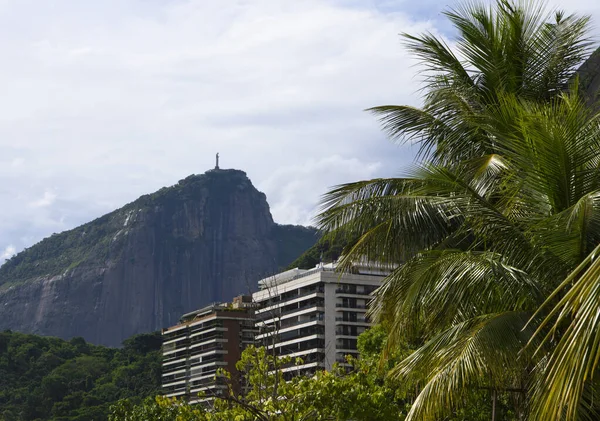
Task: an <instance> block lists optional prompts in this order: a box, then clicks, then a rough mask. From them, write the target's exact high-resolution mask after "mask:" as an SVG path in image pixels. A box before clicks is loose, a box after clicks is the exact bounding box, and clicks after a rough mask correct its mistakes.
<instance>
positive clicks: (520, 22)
mask: <svg viewBox="0 0 600 421" xmlns="http://www.w3.org/2000/svg"><path fill="white" fill-rule="evenodd" d="M447 15H448V17H449V18H450V19H451V20H452V22H453V23H454V25H455V26H456V28H457V29H458V32H459V34H460V36H459V38H458V41H457V42H456V45H457V49H458V51H459V54H458V55H454V54H453V53H452V52H451V50H450V48H449V47H448V46H446V45H445V44H444V43H443V42H442V41H440V40H438V39H436V38H435V37H433V36H431V35H425V36H422V37H411V36H407V37H408V43H409V48H411V50H412V51H414V52H415V53H416V54H417V55H418V56H419V57H420V58H421V59H422V60H423V62H424V66H426V67H428V68H429V70H430V75H429V76H428V77H427V79H426V85H425V98H424V106H423V108H422V109H418V108H412V107H406V106H384V107H377V108H375V109H373V111H374V112H375V113H377V114H379V115H380V116H381V118H382V121H383V125H384V127H385V128H386V130H388V132H389V133H390V134H391V135H392V137H394V138H397V139H401V140H406V139H410V138H412V139H416V140H417V141H418V142H420V158H421V160H420V162H419V163H418V164H417V165H416V166H415V168H414V169H412V170H410V171H407V173H406V176H405V177H402V178H393V179H376V180H368V181H362V182H356V183H351V184H346V185H342V186H338V187H337V188H334V189H333V190H332V191H330V192H329V193H328V194H327V195H326V196H325V197H324V199H323V203H322V205H323V211H322V213H321V214H320V215H319V217H318V222H319V225H320V227H321V228H322V229H323V230H325V231H327V232H331V233H335V232H344V233H345V235H348V236H349V237H350V238H356V239H357V240H356V241H352V242H351V244H350V245H349V246H348V247H347V248H346V250H345V257H344V258H343V260H342V262H341V263H342V267H346V265H348V264H349V263H350V262H351V261H352V260H354V259H355V258H357V257H358V256H367V257H369V258H370V259H373V260H377V261H381V262H385V263H397V262H403V265H402V266H400V267H399V268H398V269H396V270H395V271H394V272H393V273H392V274H391V275H390V276H389V277H387V279H386V280H385V282H384V284H383V285H382V287H381V288H380V289H379V290H378V291H377V294H376V297H375V299H374V302H373V304H372V308H371V314H372V315H373V316H374V317H375V319H376V320H378V321H380V322H382V323H384V324H386V325H387V327H388V330H389V332H390V338H389V341H388V345H389V346H394V345H396V344H398V343H399V342H400V341H413V342H415V343H420V344H422V345H421V346H420V347H419V348H418V349H417V351H415V352H414V353H413V354H412V355H411V356H410V357H408V358H407V359H405V360H404V361H402V362H401V363H400V364H399V365H398V366H397V367H396V368H395V370H394V374H395V375H397V376H400V377H401V378H403V379H404V380H405V381H407V382H409V383H410V384H413V383H414V384H416V385H418V386H419V387H420V393H419V395H418V396H417V398H416V399H415V402H414V405H413V407H412V409H411V411H410V413H409V417H408V419H410V420H413V419H438V417H440V416H442V415H444V414H445V413H446V410H447V408H448V407H453V406H457V405H458V404H459V403H460V402H461V401H462V399H463V398H464V397H465V396H467V395H468V394H469V393H470V392H472V391H473V390H477V389H484V390H488V389H489V390H491V391H493V393H492V394H493V396H496V392H498V391H505V392H510V393H512V394H513V396H514V400H515V402H516V405H515V407H516V409H517V413H518V417H519V418H521V419H522V418H523V417H525V415H526V413H527V412H529V413H530V415H531V416H532V417H534V418H533V419H540V420H547V419H560V417H561V416H562V415H567V417H568V419H575V417H576V416H579V417H580V418H585V417H588V418H589V419H597V417H598V415H599V413H598V412H597V409H598V408H596V407H595V406H594V405H593V404H592V403H591V402H593V397H594V396H593V392H594V388H593V382H592V380H590V377H591V374H593V373H594V372H595V370H596V363H597V360H595V356H596V354H594V351H596V352H597V351H598V347H595V348H594V345H596V344H597V343H598V341H597V340H596V339H597V337H596V336H595V335H594V333H595V330H594V324H593V323H594V322H595V320H596V319H595V318H594V317H595V315H596V314H597V313H594V311H595V310H599V309H598V307H600V305H599V306H596V307H594V306H593V305H591V304H590V302H592V303H593V302H594V301H593V300H594V299H595V300H597V301H596V302H598V298H600V297H599V296H598V295H600V292H597V291H596V289H594V287H595V284H594V280H595V279H597V277H596V278H594V276H596V275H595V274H597V272H595V271H597V270H598V268H595V267H594V263H593V262H595V261H594V260H593V258H594V256H595V255H596V254H597V253H598V250H596V249H595V248H596V246H597V245H598V244H599V243H600V216H599V214H598V204H599V203H600V202H598V197H600V190H599V188H600V178H599V177H600V172H599V171H600V167H599V163H600V148H599V146H600V123H599V121H600V117H599V116H598V115H596V114H594V113H593V112H592V111H591V110H589V109H588V108H587V107H586V105H585V102H584V101H583V100H582V99H581V98H580V95H579V93H578V90H577V80H576V79H575V80H574V81H572V83H571V88H570V89H566V88H567V87H568V86H567V85H568V83H569V81H571V80H572V79H573V70H574V68H575V66H576V64H577V63H579V61H580V60H581V59H582V58H583V57H584V56H585V54H586V53H587V51H588V48H589V43H588V42H587V41H586V39H585V33H586V26H587V19H586V18H576V17H573V16H570V17H565V15H564V14H563V13H556V14H555V19H554V21H553V22H552V23H547V19H546V15H545V14H544V13H543V12H542V8H541V7H538V6H536V7H533V6H528V5H527V4H519V5H515V4H513V3H509V2H507V1H502V0H500V1H498V3H497V4H496V7H495V8H493V9H491V8H490V9H488V8H486V7H484V6H480V5H474V4H469V5H467V6H464V7H461V8H458V9H455V10H452V11H450V12H448V13H447ZM508 53H510V54H508ZM457 56H458V57H461V59H460V60H459V59H458V58H457ZM401 136H402V137H401ZM597 192H598V193H597ZM596 265H597V264H596ZM584 269H586V270H587V272H586V274H584V275H582V276H580V272H581V271H582V270H584ZM590 271H591V272H590ZM589 273H591V275H589V276H588V274H589ZM588 278H589V280H588V281H587V282H585V281H586V279H588ZM565 279H566V281H564V282H563V280H565ZM574 281H576V283H575V286H577V285H580V284H581V283H582V282H584V283H585V285H583V284H582V286H581V288H582V289H581V290H576V289H571V290H568V292H566V293H564V291H563V290H564V289H566V288H568V286H569V285H571V284H572V283H573V282H574ZM557 287H558V288H559V290H557V292H554V293H553V291H554V289H555V288H557ZM572 291H575V292H573V293H572ZM592 292H593V294H592ZM584 293H587V294H588V295H587V296H586V297H587V298H589V300H590V302H586V303H584V302H583V301H581V300H573V297H575V296H580V295H583V294H584ZM573 294H576V295H573ZM542 303H546V304H545V306H544V307H542V310H537V309H538V307H539V306H540V304H542ZM557 304H558V305H559V307H557V308H558V310H554V311H547V310H546V309H547V308H550V306H552V305H557ZM536 310H537V311H536ZM583 310H585V311H586V313H585V314H586V316H587V318H585V319H584V320H585V321H586V323H587V324H584V325H583V326H585V327H587V328H588V329H589V330H588V332H591V333H590V334H588V336H587V337H586V338H585V340H587V342H586V341H585V340H584V341H579V342H578V343H579V344H580V345H579V347H578V348H577V349H576V350H577V351H579V353H578V354H577V356H578V357H587V359H586V360H585V361H586V365H585V366H584V367H583V369H581V367H580V366H577V364H576V363H577V360H575V358H566V357H565V356H567V357H568V356H569V355H571V353H572V352H574V351H573V349H572V347H573V346H574V345H572V344H573V342H572V341H570V340H568V339H564V340H563V341H561V340H559V339H556V338H557V334H560V333H563V332H566V333H571V334H572V335H571V336H572V337H571V339H574V338H575V336H576V335H578V334H581V327H582V325H575V326H573V327H569V328H567V329H565V327H564V326H565V324H567V325H568V323H570V322H571V321H572V320H577V319H573V318H571V315H573V314H575V313H577V312H581V311H583ZM557 314H558V318H557V317H555V316H556V315H557ZM542 320H543V322H542V323H540V322H541V321H542ZM578 328H579V329H578ZM566 337H568V336H566ZM561 344H562V345H561ZM581 344H583V345H581ZM526 345H528V346H526ZM589 351H592V352H589ZM586 352H587V353H586ZM567 360H569V361H570V362H571V365H570V366H569V365H568V363H566V362H565V361H567ZM574 367H576V368H577V369H579V370H578V371H577V373H578V374H577V375H571V371H569V370H570V369H573V368H574ZM579 373H581V375H579ZM575 385H576V386H577V387H574V386H575ZM532 402H533V403H532Z"/></svg>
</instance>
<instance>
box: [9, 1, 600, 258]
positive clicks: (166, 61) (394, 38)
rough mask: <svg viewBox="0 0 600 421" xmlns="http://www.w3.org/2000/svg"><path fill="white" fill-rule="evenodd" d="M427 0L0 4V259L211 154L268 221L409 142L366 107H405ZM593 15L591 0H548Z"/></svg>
mask: <svg viewBox="0 0 600 421" xmlns="http://www.w3.org/2000/svg"><path fill="white" fill-rule="evenodd" d="M453 4H454V2H453V1H434V0H421V1H418V2H416V1H412V0H302V1H292V0H229V1H226V2H217V1H214V0H103V1H81V0H55V1H40V0H0V54H1V55H2V58H3V60H2V66H0V78H1V80H2V81H3V82H4V83H3V84H2V90H1V92H2V95H1V97H0V203H1V204H2V206H0V262H1V261H2V260H3V259H5V258H7V257H10V256H11V255H13V254H14V253H16V252H18V251H20V250H22V249H23V248H24V247H29V246H31V245H33V244H34V243H36V242H38V241H39V240H41V239H42V238H44V237H47V236H49V235H51V234H52V233H55V232H61V231H64V230H67V229H71V228H74V227H76V226H78V225H80V224H82V223H84V222H87V221H90V220H92V219H94V218H96V217H99V216H101V215H103V214H105V213H108V212H110V211H112V210H114V209H117V208H119V207H121V206H123V205H124V204H126V203H128V202H131V201H133V200H135V199H136V198H137V197H139V196H140V195H142V194H146V193H151V192H153V191H156V190H158V189H159V188H161V187H163V186H169V185H173V184H175V183H177V181H178V180H180V179H183V178H185V177H186V176H188V175H190V174H201V173H203V172H205V171H206V170H208V169H210V168H212V167H214V163H215V162H214V160H215V154H216V153H217V152H219V154H220V166H221V168H237V169H241V170H244V171H246V172H247V174H248V176H249V177H250V179H251V180H252V182H253V183H254V185H255V186H256V187H257V188H258V189H259V190H261V191H263V192H264V193H265V194H266V195H267V200H268V202H269V204H270V206H271V212H272V214H273V217H274V219H275V221H276V222H278V223H293V224H304V225H306V224H310V223H311V221H312V218H313V216H314V214H315V211H316V206H317V204H318V201H319V197H320V196H321V195H322V194H323V193H325V192H326V191H327V189H328V187H331V186H333V185H337V184H340V183H345V182H350V181H355V180H359V179H366V178H373V177H386V176H394V175H397V174H398V173H399V172H400V171H401V170H402V168H403V167H405V166H406V165H408V164H409V163H410V162H411V161H412V160H413V158H414V154H415V148H414V147H411V146H410V145H397V144H394V143H392V142H391V141H389V140H388V139H386V137H385V136H384V134H383V133H382V132H381V130H380V127H379V126H378V123H377V121H376V119H375V118H374V117H373V116H372V115H370V114H369V113H367V112H365V111H364V110H365V109H366V108H368V107H371V106H376V105H383V104H408V105H419V94H418V89H419V87H420V85H419V77H418V69H417V68H416V67H415V64H416V63H415V62H414V61H413V60H412V59H411V57H410V56H409V55H408V54H407V52H406V50H405V49H404V48H403V46H402V44H401V39H400V36H399V34H400V33H411V34H418V33H422V32H425V31H430V32H432V33H434V34H436V35H439V36H445V37H450V40H451V37H452V32H451V28H450V27H449V25H448V23H447V22H446V21H445V19H444V17H443V15H442V14H441V12H442V11H443V10H445V9H446V8H447V7H449V6H451V5H453ZM550 4H551V5H556V6H559V7H561V8H564V9H565V10H567V11H568V12H577V13H583V14H590V15H592V17H593V18H594V22H595V28H594V33H593V35H595V36H596V37H598V38H600V37H599V35H600V31H599V30H598V27H600V2H598V1H597V0H571V1H568V2H567V1H566V0H556V1H554V2H551V3H550Z"/></svg>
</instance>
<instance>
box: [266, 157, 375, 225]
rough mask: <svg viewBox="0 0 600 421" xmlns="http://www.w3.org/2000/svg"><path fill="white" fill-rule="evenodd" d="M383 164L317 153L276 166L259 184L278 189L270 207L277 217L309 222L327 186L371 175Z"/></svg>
mask: <svg viewBox="0 0 600 421" xmlns="http://www.w3.org/2000/svg"><path fill="white" fill-rule="evenodd" d="M380 167H381V164H380V163H377V162H364V161H361V160H360V159H357V158H343V157H341V156H339V155H333V156H329V157H319V156H317V157H315V158H310V159H308V160H306V161H304V162H300V163H297V164H294V165H290V166H286V167H280V168H278V169H276V170H274V171H273V173H272V174H271V176H270V177H268V178H267V179H266V180H264V181H263V182H261V183H260V184H259V185H258V188H259V189H262V190H265V191H273V192H277V196H278V198H279V200H278V201H277V203H276V204H275V205H274V206H272V207H271V212H272V213H273V215H274V217H275V219H276V220H283V221H294V222H298V223H301V224H304V225H310V224H312V223H313V217H314V215H315V213H316V211H317V209H316V207H315V205H316V203H317V202H318V201H319V198H320V196H321V195H322V194H323V193H325V192H326V189H327V188H328V187H330V186H333V185H338V184H342V183H347V182H350V181H355V180H361V179H367V178H371V177H373V176H374V174H376V172H377V170H378V169H379V168H380Z"/></svg>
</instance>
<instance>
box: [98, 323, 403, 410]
mask: <svg viewBox="0 0 600 421" xmlns="http://www.w3.org/2000/svg"><path fill="white" fill-rule="evenodd" d="M382 338H384V335H381V333H380V329H374V330H373V331H372V332H371V331H368V332H366V333H365V334H363V338H362V339H361V342H360V344H359V351H360V352H361V354H364V355H365V356H364V358H360V359H358V360H356V359H352V358H349V359H348V362H349V363H350V364H349V366H348V367H345V368H344V367H342V366H335V367H334V368H333V370H331V371H329V372H326V371H319V372H317V373H316V374H315V375H314V376H310V377H308V376H296V377H294V378H292V379H291V380H287V381H286V380H285V379H284V376H283V373H282V371H281V368H282V367H284V366H288V365H290V364H295V363H297V364H299V363H301V361H299V360H298V361H293V360H292V359H291V358H290V357H283V358H277V357H274V356H272V355H271V354H269V353H267V352H266V349H265V348H262V347H261V348H255V347H249V348H247V349H246V350H245V351H244V352H243V354H242V358H241V360H240V361H239V362H238V364H237V368H238V370H239V371H240V373H241V374H242V378H243V380H242V381H243V383H244V384H247V385H248V390H247V391H246V393H245V394H244V395H243V396H239V395H236V394H235V393H233V392H232V390H231V389H230V390H229V392H228V393H227V394H226V395H225V396H224V397H223V398H222V399H217V400H216V401H215V402H214V403H213V404H212V406H210V407H207V408H205V407H203V406H200V405H198V406H195V407H190V406H189V405H186V404H184V403H182V402H177V401H175V400H170V399H165V398H161V397H157V398H148V399H147V400H146V401H145V402H144V403H142V404H141V405H136V404H135V403H134V402H132V401H131V400H124V401H121V402H119V403H118V404H117V405H115V406H114V407H113V408H112V415H111V418H110V419H111V421H120V420H130V421H148V420H164V421H229V420H235V421H254V420H261V421H302V420H306V421H309V420H311V421H312V420H339V421H345V420H353V421H371V420H379V421H392V420H393V421H399V420H402V419H403V418H404V414H405V412H406V411H405V410H406V403H405V399H404V396H403V395H402V394H401V389H399V388H398V387H397V385H395V384H394V382H393V381H390V380H389V379H386V377H385V373H386V370H385V369H382V368H381V367H380V366H379V364H378V360H379V355H380V352H381V349H382V346H383V344H384V341H382ZM399 355H400V354H398V355H396V356H394V358H397V357H398V356H399ZM222 374H223V375H224V376H225V378H227V373H222Z"/></svg>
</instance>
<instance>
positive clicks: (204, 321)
mask: <svg viewBox="0 0 600 421" xmlns="http://www.w3.org/2000/svg"><path fill="white" fill-rule="evenodd" d="M253 313H254V305H253V303H252V299H251V297H250V296H239V297H236V298H234V300H233V302H232V303H230V304H222V303H219V304H212V305H209V306H207V307H204V308H202V309H200V310H197V311H193V312H191V313H188V314H185V315H183V316H182V317H181V319H180V322H179V324H177V325H175V326H173V327H170V328H168V329H163V331H162V334H163V350H162V352H163V361H162V369H163V370H162V371H163V373H162V390H163V394H164V395H165V396H167V397H177V398H182V399H185V400H187V401H188V402H190V403H197V402H199V401H202V400H207V399H212V398H214V397H215V396H219V395H220V394H222V393H223V391H224V390H226V389H227V388H228V387H230V386H229V385H228V384H227V383H226V382H225V379H224V378H222V377H218V376H216V372H217V370H218V369H219V368H224V369H225V370H227V371H229V372H230V373H231V374H232V376H231V377H232V382H231V387H233V388H234V389H238V390H237V391H239V388H240V387H241V386H240V385H239V384H238V383H237V382H236V381H235V380H236V378H237V372H236V369H235V364H236V362H237V361H238V360H239V359H240V356H241V353H242V351H243V350H244V349H245V348H246V347H247V346H248V345H249V344H253V343H254V337H255V334H256V331H255V325H254V314H253ZM199 392H203V394H204V398H202V399H200V398H199V397H198V393H199Z"/></svg>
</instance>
